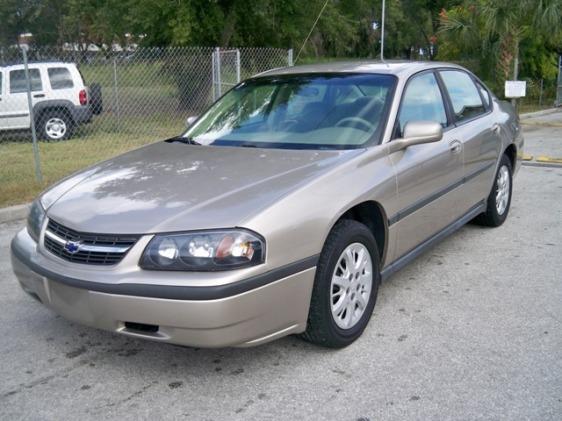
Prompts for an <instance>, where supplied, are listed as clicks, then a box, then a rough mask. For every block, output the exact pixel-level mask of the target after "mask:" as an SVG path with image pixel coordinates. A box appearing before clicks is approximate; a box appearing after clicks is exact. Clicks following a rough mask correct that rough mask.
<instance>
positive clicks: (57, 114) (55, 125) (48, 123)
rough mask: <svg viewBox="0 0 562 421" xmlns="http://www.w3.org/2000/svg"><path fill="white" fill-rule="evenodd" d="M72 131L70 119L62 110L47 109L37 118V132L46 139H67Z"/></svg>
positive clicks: (72, 126)
mask: <svg viewBox="0 0 562 421" xmlns="http://www.w3.org/2000/svg"><path fill="white" fill-rule="evenodd" d="M73 131H74V123H73V122H72V119H71V118H70V117H69V115H68V114H67V113H65V112H62V111H47V112H46V113H45V114H43V115H42V116H41V118H40V120H39V133H40V135H41V137H42V138H43V139H46V140H52V141H58V140H67V139H69V138H70V137H71V136H72V133H73Z"/></svg>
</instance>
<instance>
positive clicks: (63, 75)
mask: <svg viewBox="0 0 562 421" xmlns="http://www.w3.org/2000/svg"><path fill="white" fill-rule="evenodd" d="M47 72H48V73H49V82H50V83H51V88H52V89H69V88H73V87H74V82H73V81H72V76H71V75H70V72H69V71H68V69H67V68H66V67H51V68H49V69H48V70H47Z"/></svg>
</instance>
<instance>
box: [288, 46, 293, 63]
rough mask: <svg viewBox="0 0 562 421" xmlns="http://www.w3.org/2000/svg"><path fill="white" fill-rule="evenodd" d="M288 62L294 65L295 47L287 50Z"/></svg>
mask: <svg viewBox="0 0 562 421" xmlns="http://www.w3.org/2000/svg"><path fill="white" fill-rule="evenodd" d="M287 62H288V64H289V67H291V66H293V49H292V48H289V50H288V51H287Z"/></svg>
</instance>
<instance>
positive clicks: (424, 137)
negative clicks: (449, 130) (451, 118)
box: [388, 121, 443, 153]
mask: <svg viewBox="0 0 562 421" xmlns="http://www.w3.org/2000/svg"><path fill="white" fill-rule="evenodd" d="M442 138H443V128H442V127H441V124H439V123H436V122H434V121H410V122H409V123H406V127H404V137H403V138H401V139H396V140H393V141H392V142H390V143H389V144H388V148H389V152H390V153H393V152H397V151H401V150H402V149H406V148H407V147H409V146H413V145H421V144H422V143H432V142H439V141H440V140H441V139H442Z"/></svg>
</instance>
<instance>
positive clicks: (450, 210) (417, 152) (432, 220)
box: [390, 130, 463, 258]
mask: <svg viewBox="0 0 562 421" xmlns="http://www.w3.org/2000/svg"><path fill="white" fill-rule="evenodd" d="M453 140H455V139H454V137H453V136H452V131H451V130H450V131H447V132H446V133H444V136H443V139H441V140H440V141H439V142H436V143H428V144H425V145H416V146H411V147H409V148H407V149H406V150H405V151H400V152H396V153H394V154H392V155H391V159H392V161H393V164H394V167H395V170H396V176H397V184H398V185H397V187H398V203H399V209H401V210H400V211H399V212H398V214H397V215H393V216H391V220H390V223H392V224H397V227H396V228H397V230H398V241H397V246H396V248H395V255H394V257H395V258H398V257H400V256H402V255H404V254H405V253H407V252H408V251H410V250H412V249H413V248H415V247H416V246H417V245H418V244H420V243H421V242H422V241H424V240H426V239H428V238H429V237H431V236H432V235H433V234H435V233H437V232H438V231H440V230H441V229H443V228H445V227H446V226H447V225H449V224H450V223H451V222H453V221H455V220H456V219H458V218H459V217H460V216H461V214H462V213H461V210H460V208H459V206H458V203H459V200H460V199H461V197H462V191H461V188H460V187H461V186H460V182H462V178H463V163H462V153H459V152H453V151H452V150H451V146H450V143H451V142H452V141H453Z"/></svg>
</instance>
